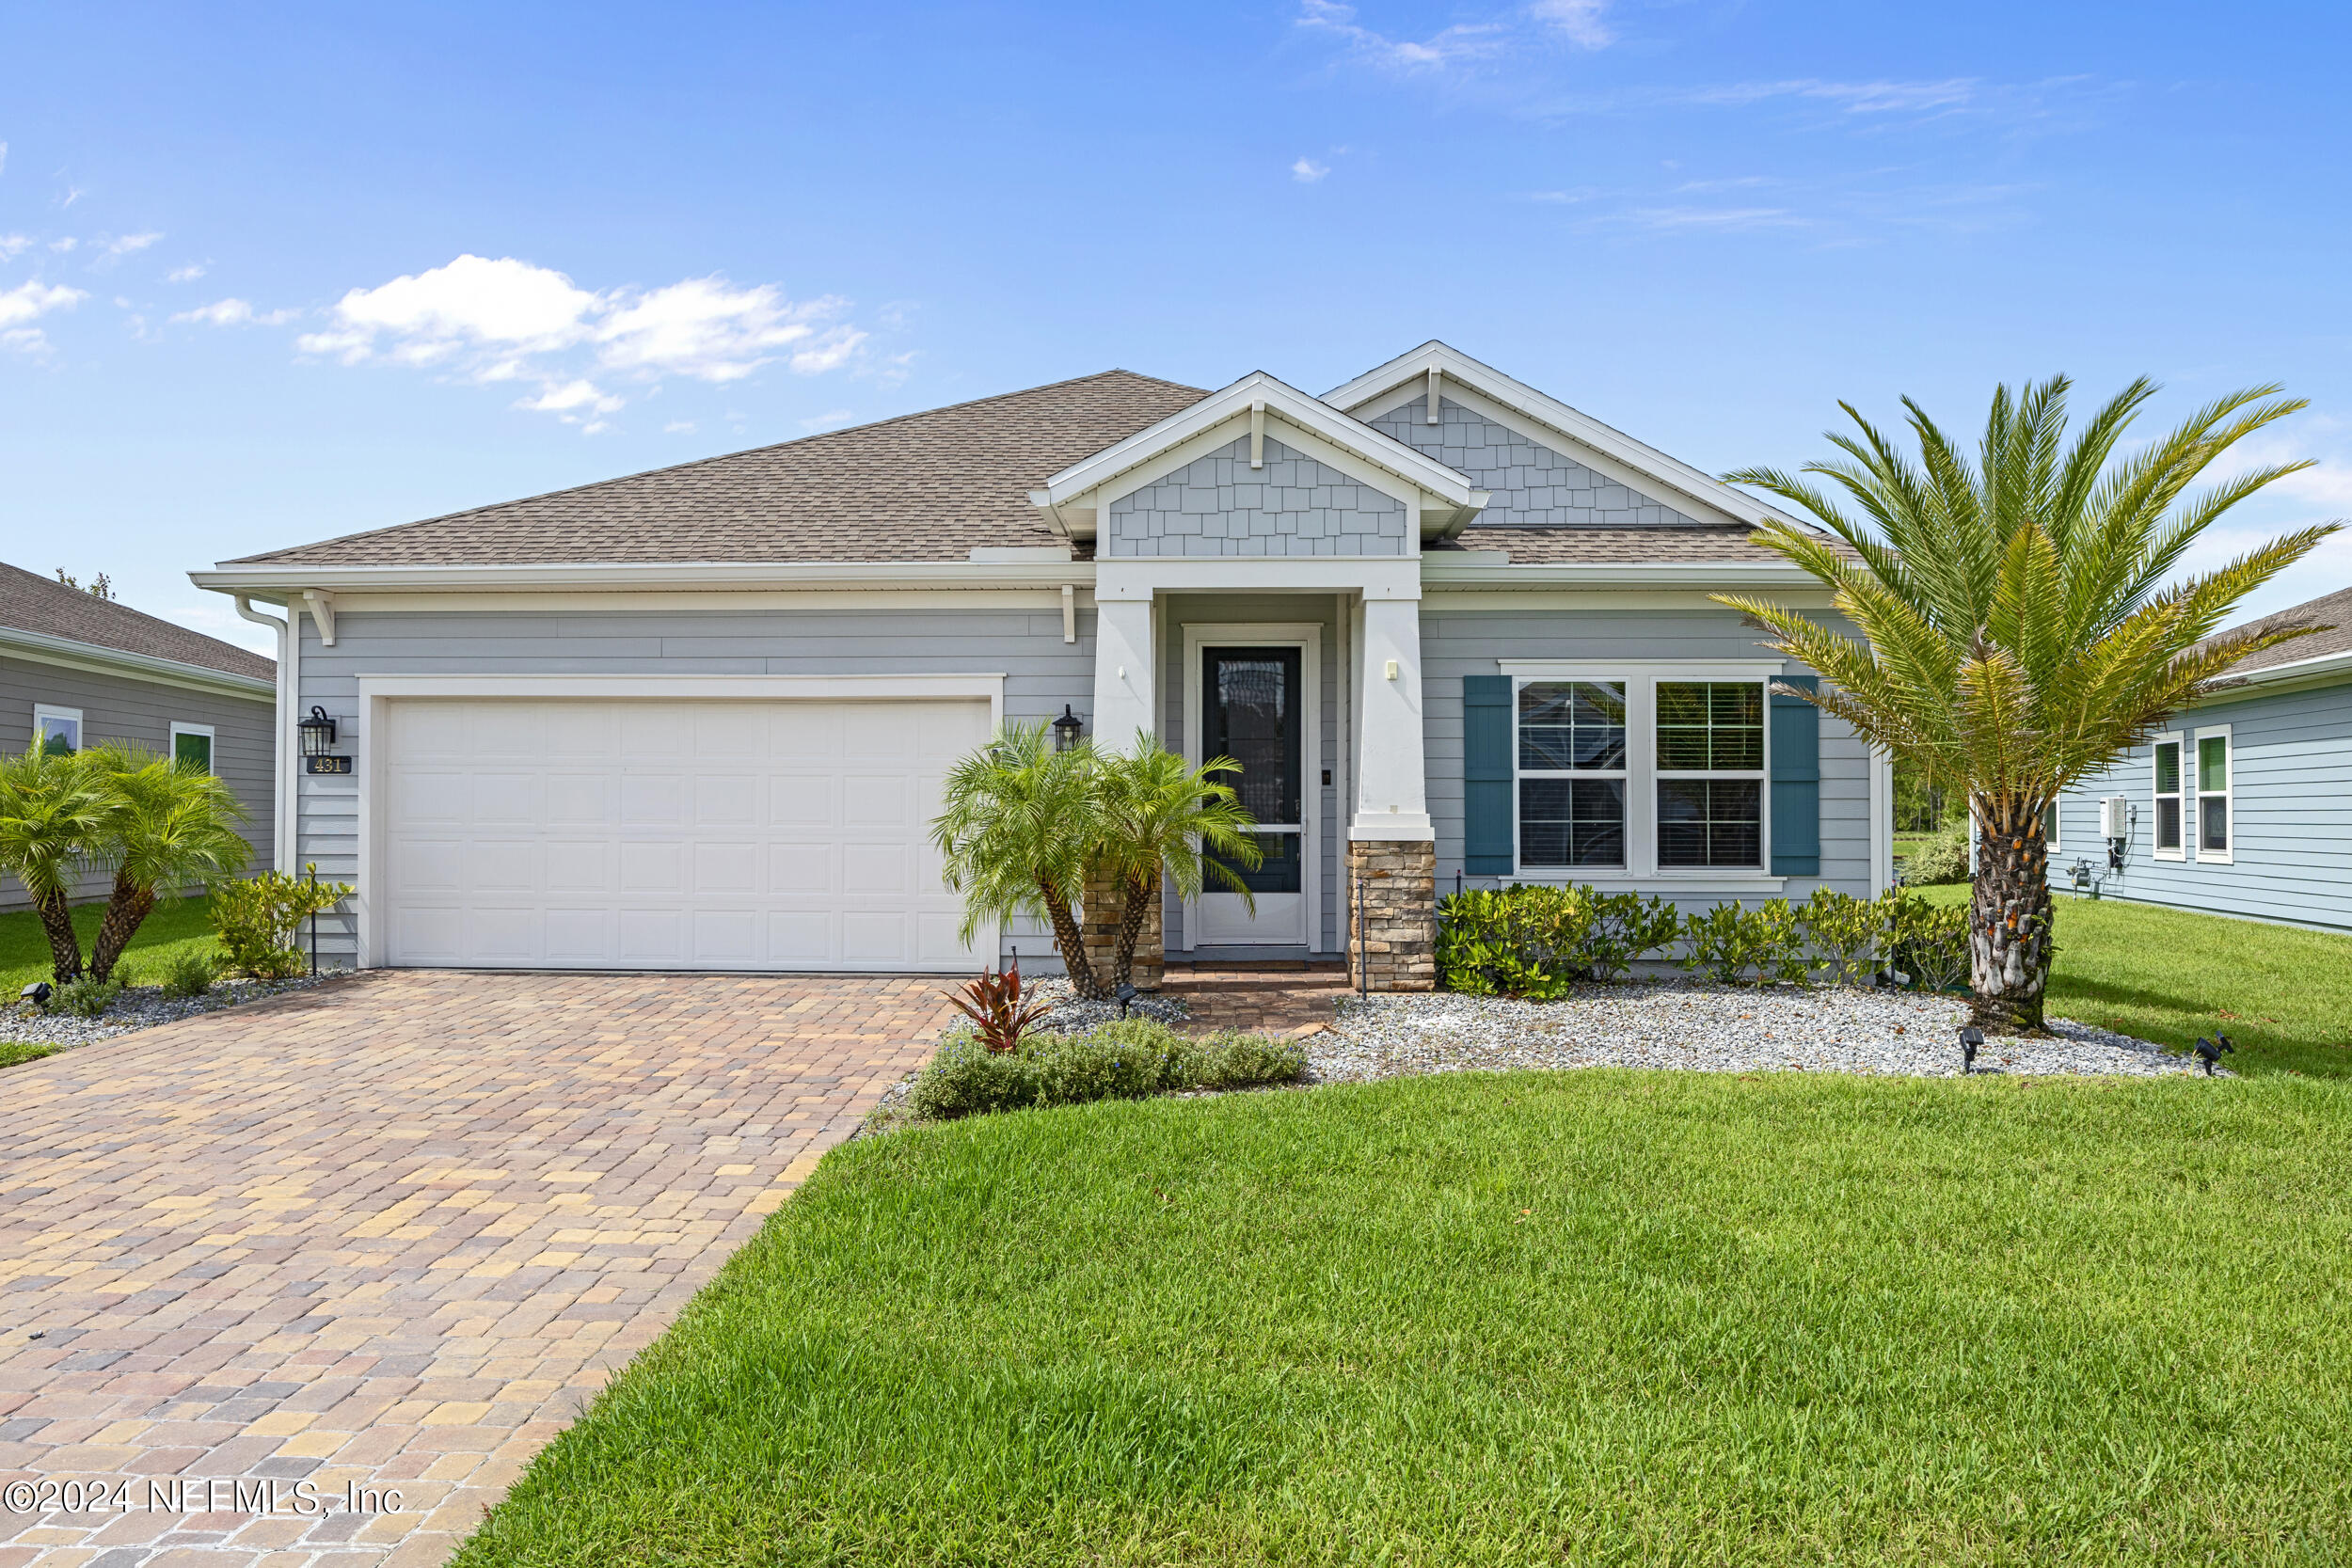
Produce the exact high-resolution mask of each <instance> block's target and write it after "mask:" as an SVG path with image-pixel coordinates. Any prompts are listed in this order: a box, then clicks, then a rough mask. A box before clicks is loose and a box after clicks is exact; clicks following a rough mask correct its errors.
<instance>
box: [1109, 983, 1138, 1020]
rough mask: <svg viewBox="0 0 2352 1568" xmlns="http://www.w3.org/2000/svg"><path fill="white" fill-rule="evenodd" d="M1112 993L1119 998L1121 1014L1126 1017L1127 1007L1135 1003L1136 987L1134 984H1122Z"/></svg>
mask: <svg viewBox="0 0 2352 1568" xmlns="http://www.w3.org/2000/svg"><path fill="white" fill-rule="evenodd" d="M1111 994H1112V995H1113V996H1115V997H1117V998H1118V999H1119V1016H1120V1017H1121V1018H1125V1017H1126V1016H1127V1009H1128V1008H1129V1007H1131V1006H1134V1005H1135V1000H1136V988H1135V987H1134V986H1132V985H1121V986H1120V988H1119V989H1118V990H1115V991H1113V992H1111Z"/></svg>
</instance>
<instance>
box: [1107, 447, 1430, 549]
mask: <svg viewBox="0 0 2352 1568" xmlns="http://www.w3.org/2000/svg"><path fill="white" fill-rule="evenodd" d="M1110 513H1111V522H1110V532H1109V536H1108V538H1107V540H1106V541H1105V542H1104V544H1103V545H1102V546H1100V547H1099V548H1098V552H1097V553H1098V554H1100V555H1104V556H1171V555H1173V556H1232V555H1402V554H1404V553H1405V544H1406V541H1405V505H1404V503H1403V502H1402V501H1399V500H1398V499H1396V498H1394V497H1393V496H1386V495H1382V494H1381V493H1380V492H1379V491H1377V490H1375V489H1374V488H1373V487H1372V486H1371V485H1369V484H1365V483H1361V482H1360V481H1359V480H1357V479H1355V478H1353V477H1351V476H1350V475H1347V474H1344V473H1342V472H1341V471H1340V470H1338V469H1337V468H1334V467H1329V466H1328V465H1327V464H1324V463H1320V462H1317V461H1316V460H1315V459H1314V458H1311V457H1309V456H1306V455H1305V454H1304V453H1301V452H1297V451H1293V450H1291V449H1290V448H1289V447H1286V446H1284V445H1283V444H1282V443H1281V442H1279V441H1277V440H1274V439H1272V438H1271V437H1269V438H1267V440H1266V442H1265V466H1264V467H1262V468H1253V467H1250V466H1249V442H1248V438H1247V437H1244V438H1243V439H1240V440H1237V441H1234V442H1232V444H1231V445H1229V446H1225V447H1221V448H1219V449H1218V450H1216V451H1213V452H1209V453H1207V454H1206V455H1204V456H1201V457H1198V458H1195V459H1194V460H1193V461H1192V462H1190V463H1188V464H1186V465H1185V466H1184V467H1182V468H1179V469H1177V470H1176V471H1175V472H1174V473H1171V474H1169V475H1168V476H1167V477H1165V478H1163V479H1160V480H1158V481H1156V482H1154V483H1151V484H1147V485H1145V486H1144V487H1143V488H1142V489H1140V490H1137V491H1136V492H1134V493H1133V494H1132V495H1126V496H1121V497H1120V498H1119V499H1117V500H1115V501H1113V502H1112V503H1111V508H1110Z"/></svg>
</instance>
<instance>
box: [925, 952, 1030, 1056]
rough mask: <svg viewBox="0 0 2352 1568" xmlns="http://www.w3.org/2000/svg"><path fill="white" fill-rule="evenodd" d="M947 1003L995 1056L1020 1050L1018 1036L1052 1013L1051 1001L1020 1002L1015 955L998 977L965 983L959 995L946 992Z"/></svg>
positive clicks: (1017, 966)
mask: <svg viewBox="0 0 2352 1568" xmlns="http://www.w3.org/2000/svg"><path fill="white" fill-rule="evenodd" d="M947 1000H948V1001H950V1002H953V1003H954V1004H955V1005H956V1006H957V1007H958V1008H959V1009H960V1010H961V1012H962V1014H963V1016H964V1017H966V1018H968V1019H970V1020H971V1021H972V1022H973V1026H974V1031H975V1033H977V1035H978V1036H979V1039H980V1043H981V1044H982V1045H984V1046H986V1047H988V1050H989V1053H990V1054H991V1055H994V1056H1002V1055H1005V1054H1007V1053H1010V1052H1014V1051H1018V1050H1019V1049H1021V1037H1023V1036H1024V1035H1026V1034H1027V1033H1028V1032H1029V1031H1030V1030H1031V1029H1032V1028H1034V1027H1035V1026H1036V1024H1037V1021H1038V1020H1039V1019H1041V1018H1043V1017H1044V1016H1045V1015H1046V1014H1047V1013H1050V1012H1052V1011H1053V1010H1054V1005H1053V1004H1052V1003H1050V1002H1036V1001H1031V1002H1024V1001H1022V1000H1021V956H1020V955H1019V954H1018V953H1016V954H1014V955H1013V958H1012V967H1011V968H1010V969H1008V970H1006V971H1005V972H1004V973H1003V974H981V975H980V977H979V978H978V979H977V980H967V981H965V982H964V986H963V991H962V993H961V995H959V994H957V993H956V992H954V991H949V992H948V993H947Z"/></svg>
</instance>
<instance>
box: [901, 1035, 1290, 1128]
mask: <svg viewBox="0 0 2352 1568" xmlns="http://www.w3.org/2000/svg"><path fill="white" fill-rule="evenodd" d="M1306 1070H1307V1048H1306V1047H1305V1046H1303V1045H1301V1044H1299V1043H1298V1042H1297V1041H1295V1040H1283V1039H1276V1038H1274V1037H1270V1036H1266V1035H1244V1034H1238V1033H1235V1032H1233V1031H1230V1030H1228V1031H1225V1032H1222V1033H1219V1034H1215V1035H1211V1036H1209V1037H1206V1038H1203V1039H1197V1040H1196V1039H1187V1038H1185V1037H1184V1036H1182V1035H1180V1034H1178V1033H1176V1031H1174V1030H1173V1029H1170V1028H1169V1027H1168V1025H1167V1024H1165V1023H1162V1022H1159V1021H1157V1020H1156V1019H1148V1018H1130V1019H1121V1020H1119V1021H1117V1022H1110V1023H1103V1024H1098V1025H1096V1026H1095V1027H1094V1028H1093V1029H1090V1030H1089V1031H1087V1032H1086V1033H1084V1034H1068V1035H1065V1034H1052V1033H1046V1034H1035V1035H1031V1036H1029V1037H1027V1038H1025V1039H1024V1040H1023V1041H1022V1042H1021V1044H1020V1046H1019V1047H1018V1048H1016V1049H1015V1050H1012V1051H1006V1052H991V1051H990V1050H989V1049H988V1048H987V1047H986V1046H984V1045H983V1044H981V1043H980V1041H979V1039H978V1037H977V1036H975V1035H973V1034H971V1033H970V1032H968V1031H960V1032H957V1033H955V1034H951V1035H949V1036H948V1037H946V1039H945V1040H944V1041H943V1042H942V1043H941V1045H940V1048H939V1052H938V1053H937V1054H936V1055H934V1056H933V1057H932V1058H931V1060H930V1064H929V1065H928V1066H926V1067H925V1068H924V1069H923V1070H922V1072H921V1073H920V1074H919V1075H918V1076H917V1077H916V1078H915V1081H914V1088H913V1089H911V1090H910V1091H909V1092H908V1095H907V1105H908V1108H909V1109H911V1110H913V1111H914V1114H915V1115H916V1116H918V1117H923V1118H925V1119H926V1120H930V1121H946V1120H950V1119H952V1118H954V1117H966V1116H972V1115H974V1114H976V1113H978V1112H982V1111H1016V1110H1021V1109H1023V1108H1025V1107H1027V1106H1032V1105H1076V1104H1081V1103H1083V1102H1085V1101H1090V1100H1137V1099H1141V1098H1142V1097H1143V1096H1145V1095H1151V1094H1166V1093H1169V1092H1172V1091H1175V1090H1179V1089H1244V1088H1253V1087H1255V1086H1257V1085H1262V1084H1288V1083H1294V1082H1295V1081H1296V1080H1297V1079H1298V1077H1299V1076H1300V1074H1302V1073H1304V1072H1305V1071H1306Z"/></svg>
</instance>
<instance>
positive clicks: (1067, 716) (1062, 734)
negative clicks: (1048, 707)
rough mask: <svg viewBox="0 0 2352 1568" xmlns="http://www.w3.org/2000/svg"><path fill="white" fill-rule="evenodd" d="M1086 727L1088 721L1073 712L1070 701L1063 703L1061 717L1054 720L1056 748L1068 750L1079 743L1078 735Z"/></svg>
mask: <svg viewBox="0 0 2352 1568" xmlns="http://www.w3.org/2000/svg"><path fill="white" fill-rule="evenodd" d="M1086 727H1087V726H1086V721H1085V720H1083V719H1081V718H1079V717H1078V716H1077V715H1076V714H1075V713H1073V712H1072V711H1071V710H1070V705H1069V704H1068V703H1064V704H1062V705H1061V717H1060V718H1059V719H1057V720H1055V721H1054V750H1055V751H1057V752H1067V751H1069V750H1070V749H1071V748H1072V747H1073V746H1075V745H1076V744H1078V736H1079V735H1080V733H1081V732H1083V731H1084V730H1085V729H1086Z"/></svg>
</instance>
